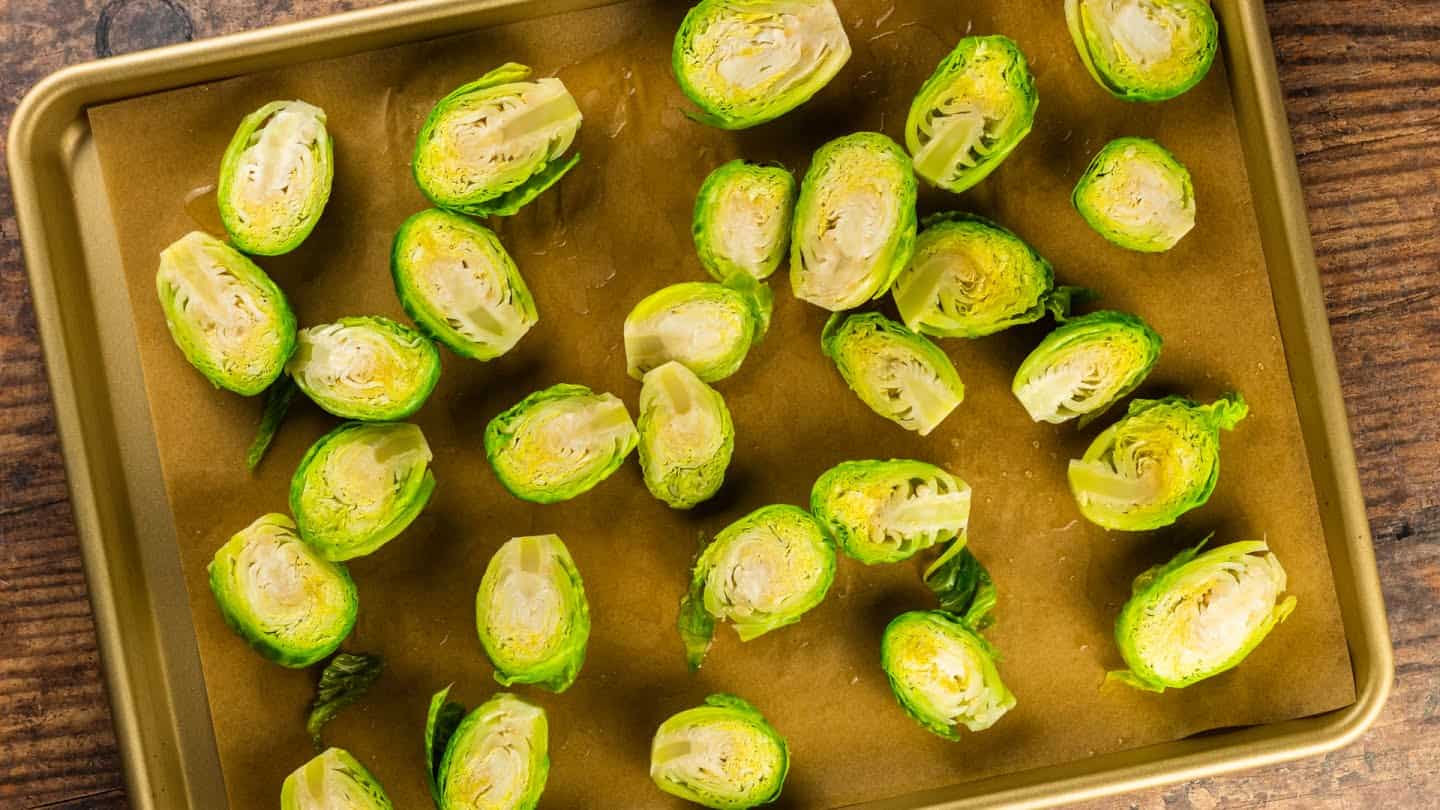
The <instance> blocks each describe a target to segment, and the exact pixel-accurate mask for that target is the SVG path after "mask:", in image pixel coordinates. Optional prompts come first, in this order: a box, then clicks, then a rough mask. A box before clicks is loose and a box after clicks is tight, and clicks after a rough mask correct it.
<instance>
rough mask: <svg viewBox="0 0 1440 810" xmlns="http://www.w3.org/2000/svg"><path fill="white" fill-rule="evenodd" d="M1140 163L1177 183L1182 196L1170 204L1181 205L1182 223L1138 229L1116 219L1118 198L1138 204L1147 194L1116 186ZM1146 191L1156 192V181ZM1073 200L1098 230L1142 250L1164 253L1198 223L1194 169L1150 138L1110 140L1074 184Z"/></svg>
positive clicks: (1129, 205)
mask: <svg viewBox="0 0 1440 810" xmlns="http://www.w3.org/2000/svg"><path fill="white" fill-rule="evenodd" d="M1141 165H1143V166H1147V167H1149V168H1150V169H1153V171H1154V172H1155V173H1156V174H1157V175H1160V176H1163V177H1164V178H1165V179H1172V178H1173V179H1174V180H1175V181H1176V185H1178V187H1179V188H1178V189H1177V191H1178V199H1172V200H1167V202H1170V203H1172V204H1173V205H1174V206H1178V208H1179V213H1178V214H1177V216H1178V217H1179V221H1178V222H1176V223H1154V222H1151V223H1147V224H1146V225H1145V226H1141V227H1136V226H1134V225H1132V224H1130V223H1126V222H1122V221H1121V220H1120V219H1118V218H1117V216H1116V203H1117V202H1118V203H1119V204H1120V205H1123V206H1125V207H1126V208H1134V207H1136V205H1137V201H1138V200H1140V199H1141V198H1142V195H1141V192H1140V190H1139V189H1137V188H1135V187H1133V186H1130V187H1122V189H1121V190H1120V191H1119V192H1118V193H1117V191H1116V190H1115V189H1114V188H1113V187H1112V184H1113V183H1114V182H1118V181H1121V180H1124V179H1125V178H1126V177H1128V176H1129V175H1130V174H1132V173H1133V172H1134V171H1135V167H1136V166H1141ZM1144 189H1145V190H1147V191H1154V189H1155V183H1153V182H1146V183H1145V184H1144ZM1107 192H1109V193H1108V194H1107ZM1070 202H1071V204H1073V205H1074V206H1075V210H1076V211H1079V212H1080V216H1081V217H1082V218H1083V219H1084V220H1085V222H1086V224H1088V225H1089V226H1090V227H1091V228H1093V229H1094V230H1095V232H1096V233H1098V234H1100V235H1101V236H1103V237H1105V238H1106V239H1107V240H1109V241H1110V242H1111V243H1112V244H1115V245H1119V246H1120V247H1122V248H1126V249H1128V250H1135V251H1139V252H1141V253H1163V252H1165V251H1167V250H1169V249H1170V248H1172V247H1174V246H1175V244H1176V243H1177V242H1179V241H1180V240H1181V239H1182V238H1183V237H1184V236H1185V234H1187V233H1189V232H1190V229H1191V228H1193V227H1195V186H1194V184H1193V183H1192V182H1191V180H1190V170H1189V169H1186V168H1185V164H1183V163H1181V162H1180V161H1179V160H1178V159H1176V157H1175V156H1174V155H1173V154H1171V153H1170V151H1169V150H1168V149H1166V148H1165V147H1163V146H1161V145H1160V144H1158V143H1156V142H1155V141H1152V140H1150V139H1148V138H1116V139H1115V140H1113V141H1111V142H1110V143H1107V144H1105V146H1104V147H1103V148H1101V150H1100V151H1099V152H1098V153H1097V154H1096V155H1095V157H1094V159H1092V160H1091V161H1090V165H1089V166H1088V167H1087V168H1086V169H1085V172H1084V174H1082V175H1080V180H1079V181H1078V182H1076V183H1075V190H1074V191H1073V192H1071V194H1070ZM1150 207H1151V208H1153V207H1154V206H1153V205H1151V206H1150Z"/></svg>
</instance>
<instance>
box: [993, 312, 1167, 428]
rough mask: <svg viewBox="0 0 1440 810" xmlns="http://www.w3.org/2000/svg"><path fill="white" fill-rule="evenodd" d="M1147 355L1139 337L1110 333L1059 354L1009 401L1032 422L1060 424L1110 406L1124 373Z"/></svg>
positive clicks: (1125, 383)
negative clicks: (1016, 403)
mask: <svg viewBox="0 0 1440 810" xmlns="http://www.w3.org/2000/svg"><path fill="white" fill-rule="evenodd" d="M1150 351H1151V349H1150V347H1149V346H1148V345H1147V343H1146V339H1145V336H1144V335H1142V334H1139V333H1137V332H1136V331H1135V330H1131V329H1115V330H1111V331H1110V333H1109V334H1107V335H1106V336H1105V338H1104V339H1103V340H1094V339H1089V340H1084V341H1076V342H1075V343H1073V344H1071V345H1070V346H1067V347H1064V348H1061V349H1060V350H1059V353H1060V355H1061V356H1060V358H1059V359H1057V360H1054V361H1053V362H1050V363H1048V364H1047V365H1045V367H1044V368H1045V370H1044V373H1043V374H1040V375H1037V376H1035V377H1031V378H1029V379H1027V380H1025V382H1024V384H1022V385H1021V386H1020V387H1019V388H1017V389H1016V391H1015V396H1016V397H1017V398H1018V399H1019V400H1020V402H1021V404H1023V405H1024V406H1025V410H1026V411H1027V412H1028V413H1029V414H1030V415H1031V417H1032V418H1035V419H1040V420H1043V421H1046V422H1053V423H1057V424H1058V423H1060V422H1064V421H1066V420H1067V419H1071V418H1073V417H1076V416H1083V415H1084V414H1087V413H1090V412H1091V411H1093V410H1095V409H1096V408H1097V407H1100V406H1105V405H1108V404H1109V403H1110V402H1112V401H1114V399H1115V395H1116V392H1117V391H1119V390H1121V389H1123V388H1125V387H1126V386H1128V385H1129V384H1130V382H1131V375H1129V374H1123V373H1122V374H1117V373H1116V370H1117V369H1128V368H1130V367H1131V366H1132V365H1133V361H1134V359H1135V358H1137V357H1143V356H1145V355H1146V354H1148V353H1149V352H1150Z"/></svg>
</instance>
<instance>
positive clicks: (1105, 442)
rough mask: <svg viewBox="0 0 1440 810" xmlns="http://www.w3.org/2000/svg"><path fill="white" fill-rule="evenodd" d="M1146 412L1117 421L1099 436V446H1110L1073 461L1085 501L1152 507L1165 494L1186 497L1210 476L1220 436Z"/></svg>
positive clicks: (1128, 508) (1125, 508)
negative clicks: (1187, 490) (1189, 488)
mask: <svg viewBox="0 0 1440 810" xmlns="http://www.w3.org/2000/svg"><path fill="white" fill-rule="evenodd" d="M1144 417H1145V414H1141V415H1140V416H1139V417H1129V418H1128V419H1127V420H1124V421H1121V422H1118V423H1116V424H1115V425H1113V426H1111V427H1110V428H1109V429H1108V430H1106V431H1105V432H1104V433H1102V434H1100V435H1099V436H1098V437H1096V439H1095V446H1096V447H1102V448H1104V449H1103V450H1102V452H1101V453H1100V454H1099V455H1097V456H1096V457H1094V458H1089V457H1087V458H1085V459H1083V460H1077V461H1071V462H1070V468H1071V478H1072V481H1078V482H1080V483H1083V485H1084V492H1083V497H1084V499H1085V501H1087V502H1088V503H1090V504H1093V505H1096V506H1099V507H1102V508H1106V509H1110V510H1113V511H1115V512H1120V513H1126V512H1132V511H1146V510H1150V509H1153V508H1154V507H1155V506H1157V504H1156V503H1155V501H1156V500H1157V499H1158V498H1160V497H1161V496H1162V495H1166V494H1168V495H1170V496H1171V497H1173V498H1176V499H1179V498H1183V497H1184V488H1185V487H1186V486H1187V485H1188V484H1189V482H1192V481H1205V480H1207V479H1208V477H1209V468H1210V467H1211V465H1213V464H1214V456H1213V453H1214V446H1213V445H1214V442H1213V439H1212V438H1211V437H1209V436H1208V435H1204V434H1203V430H1202V427H1201V426H1197V425H1194V424H1192V423H1191V420H1176V423H1175V424H1167V423H1165V422H1157V421H1156V420H1155V419H1153V418H1150V419H1146V418H1144ZM1122 427H1125V428H1127V429H1126V430H1124V431H1121V430H1119V428H1122ZM1177 487H1178V488H1177Z"/></svg>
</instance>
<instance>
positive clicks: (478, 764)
mask: <svg viewBox="0 0 1440 810" xmlns="http://www.w3.org/2000/svg"><path fill="white" fill-rule="evenodd" d="M486 705H487V706H488V707H489V708H488V710H487V711H486V714H485V716H484V717H482V718H481V720H480V722H479V724H477V725H476V726H474V727H473V734H470V735H467V739H464V740H461V739H458V738H452V740H451V741H450V746H451V747H450V753H449V754H447V762H448V770H446V772H445V785H444V796H443V798H444V800H445V803H444V806H445V807H455V808H461V807H463V808H466V810H514V808H517V807H520V806H521V804H520V801H521V800H522V799H524V798H525V797H526V796H527V792H528V790H529V788H530V780H531V779H532V778H534V776H535V769H536V764H537V763H536V758H537V755H540V754H541V753H543V752H540V751H537V742H538V743H539V745H544V740H543V738H542V737H541V735H543V734H544V733H545V730H544V726H543V724H544V722H545V718H544V715H543V714H542V713H541V710H540V709H538V708H536V707H534V706H530V705H528V704H526V703H524V702H522V701H520V700H518V699H516V698H509V697H502V698H500V699H496V700H493V701H491V702H490V703H488V704H486ZM459 746H463V748H460V747H459ZM457 753H458V754H460V756H452V755H454V754H457Z"/></svg>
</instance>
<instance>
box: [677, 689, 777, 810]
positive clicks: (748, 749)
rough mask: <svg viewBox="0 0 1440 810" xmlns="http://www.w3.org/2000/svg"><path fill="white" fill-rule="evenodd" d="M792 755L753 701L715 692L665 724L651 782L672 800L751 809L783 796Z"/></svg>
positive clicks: (724, 809) (723, 808) (726, 809)
mask: <svg viewBox="0 0 1440 810" xmlns="http://www.w3.org/2000/svg"><path fill="white" fill-rule="evenodd" d="M789 769H790V754H789V750H788V749H787V748H786V745H785V738H784V737H781V736H780V734H779V732H777V731H775V729H774V728H772V727H771V725H770V724H769V723H768V722H766V721H765V718H764V716H762V715H761V714H760V712H759V711H757V710H756V709H755V707H754V706H751V705H750V704H749V703H746V702H745V701H743V700H741V699H740V698H737V697H734V696H732V695H726V694H714V695H711V696H710V697H708V698H706V699H705V705H703V706H698V707H696V708H694V709H686V710H685V711H683V712H680V713H679V714H677V715H674V716H673V717H671V718H670V719H669V720H666V721H665V722H664V723H661V724H660V728H659V729H658V730H657V731H656V732H655V740H654V742H652V743H651V744H650V778H651V779H652V780H654V782H655V786H656V787H658V788H660V789H661V790H663V791H665V792H666V793H669V794H670V795H672V796H679V797H680V798H682V799H684V800H686V801H690V802H695V803H696V804H699V805H703V806H705V807H712V808H719V810H745V808H749V807H756V806H758V805H762V804H769V803H770V802H773V801H775V800H776V799H777V798H779V797H780V790H781V788H783V787H784V786H785V774H786V773H787V772H788V771H789Z"/></svg>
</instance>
